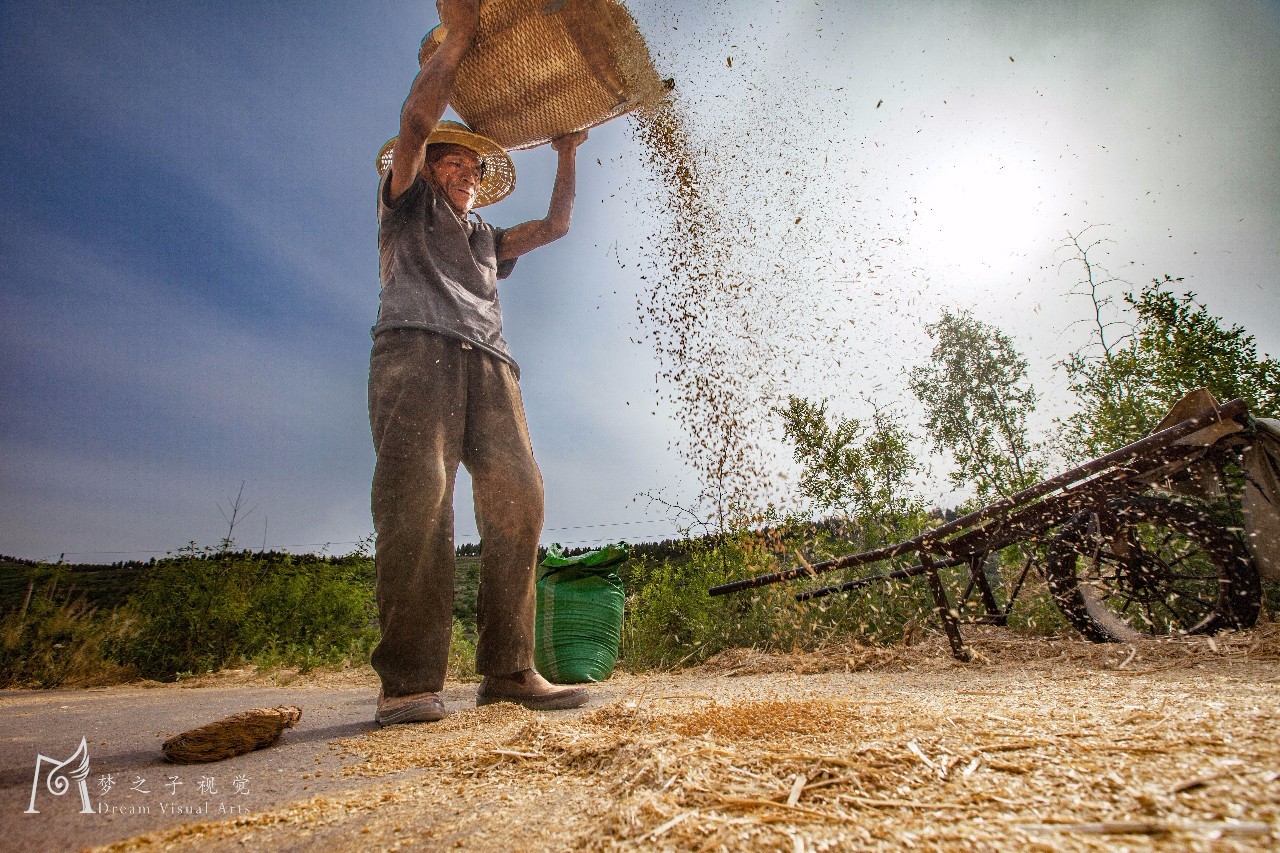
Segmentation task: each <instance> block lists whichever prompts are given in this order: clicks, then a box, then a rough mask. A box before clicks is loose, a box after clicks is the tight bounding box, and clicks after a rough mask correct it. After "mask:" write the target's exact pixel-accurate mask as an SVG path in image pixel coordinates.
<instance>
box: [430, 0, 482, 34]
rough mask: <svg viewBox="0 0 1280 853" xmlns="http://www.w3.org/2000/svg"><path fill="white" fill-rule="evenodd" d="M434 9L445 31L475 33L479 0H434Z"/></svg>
mask: <svg viewBox="0 0 1280 853" xmlns="http://www.w3.org/2000/svg"><path fill="white" fill-rule="evenodd" d="M436 10H437V11H438V12H439V13H440V23H442V24H444V28H445V31H446V32H449V33H455V32H456V33H458V34H459V35H464V36H467V35H475V32H476V27H478V26H479V25H480V0H436Z"/></svg>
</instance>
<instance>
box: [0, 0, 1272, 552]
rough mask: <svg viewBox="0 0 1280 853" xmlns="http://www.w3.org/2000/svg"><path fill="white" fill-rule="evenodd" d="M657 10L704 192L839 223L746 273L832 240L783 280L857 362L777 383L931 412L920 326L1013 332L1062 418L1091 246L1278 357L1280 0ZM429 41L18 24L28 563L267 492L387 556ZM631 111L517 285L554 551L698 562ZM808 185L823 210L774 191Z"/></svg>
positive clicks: (351, 11)
mask: <svg viewBox="0 0 1280 853" xmlns="http://www.w3.org/2000/svg"><path fill="white" fill-rule="evenodd" d="M631 7H632V9H633V11H634V13H635V15H636V17H637V19H638V20H639V21H640V23H641V26H642V29H643V30H644V31H645V33H646V35H647V36H648V37H649V39H650V42H651V44H652V46H653V47H654V50H655V53H656V55H657V58H658V64H659V70H660V71H662V72H663V74H664V76H668V75H669V76H674V77H676V79H677V81H678V88H679V90H680V92H681V96H682V99H683V102H684V104H685V106H686V109H687V110H688V111H689V115H690V122H691V128H692V132H693V134H694V136H695V139H696V140H698V141H699V142H700V143H701V144H703V145H704V146H705V151H706V152H707V153H706V154H705V155H704V156H705V157H706V160H707V163H708V164H709V166H711V165H712V164H713V165H714V167H715V168H718V169H721V170H722V171H723V172H724V173H725V174H729V175H735V176H740V179H739V180H737V182H736V183H734V184H732V185H731V189H730V190H729V191H727V192H726V193H725V195H724V196H723V203H724V204H725V205H726V206H728V207H736V208H738V209H740V211H747V212H749V213H750V215H751V216H753V217H756V218H757V220H758V221H761V222H766V223H767V222H769V221H770V217H773V218H774V219H777V220H778V221H782V219H783V218H784V217H785V218H786V221H788V222H789V221H790V219H791V217H792V214H793V213H794V212H795V210H797V209H803V210H804V211H805V213H806V214H809V213H812V214H813V218H814V219H815V220H817V221H819V222H821V223H822V227H821V228H817V229H815V230H813V231H808V230H805V231H802V232H800V233H796V232H794V231H793V232H788V234H789V236H787V237H786V238H785V239H786V240H787V241H789V242H788V245H789V246H790V247H791V248H787V249H782V248H779V247H775V246H773V245H771V244H770V243H769V240H768V239H766V240H763V241H761V242H759V243H757V244H754V245H750V246H748V245H744V246H743V247H741V249H742V252H743V254H744V256H749V255H751V253H753V252H754V253H759V254H760V256H761V257H768V256H770V254H771V253H775V254H776V252H783V253H784V254H785V252H786V251H791V252H794V251H796V249H795V248H794V247H795V246H803V247H804V252H805V253H806V257H812V259H813V260H814V266H813V271H811V272H809V273H807V274H806V275H805V276H801V277H798V278H797V280H795V281H794V282H792V281H788V282H786V286H787V287H789V288H792V289H793V292H794V293H795V294H796V298H797V300H798V304H799V303H803V304H807V303H804V300H811V301H814V302H815V304H817V303H821V304H822V305H823V306H824V307H823V308H822V312H823V313H822V316H821V318H818V317H816V316H815V318H814V321H813V322H814V324H815V325H819V324H832V326H833V327H834V326H838V327H839V328H840V330H841V331H840V335H839V336H838V337H837V338H833V339H832V343H830V344H829V345H828V346H827V347H826V348H825V349H824V350H822V351H821V352H822V353H825V355H822V356H820V355H819V354H817V353H816V352H815V351H814V349H813V347H812V340H811V339H812V338H813V337H814V336H813V335H812V334H805V333H804V330H803V329H795V328H792V329H790V330H784V331H783V332H781V333H780V337H779V342H780V348H779V349H780V351H781V352H782V355H781V356H780V358H781V360H782V364H780V365H779V366H778V369H777V370H775V371H774V372H775V373H777V374H778V375H781V373H782V369H783V368H787V367H789V368H790V369H791V372H790V374H789V375H790V376H793V377H794V378H793V379H788V382H787V383H782V384H778V385H776V386H775V387H771V388H770V390H769V393H770V394H777V393H785V392H791V391H798V392H802V393H809V394H812V395H825V396H830V397H832V398H833V399H835V400H836V405H837V408H838V409H840V410H842V411H843V412H845V413H847V414H855V415H856V414H865V400H863V399H862V398H863V397H865V396H871V397H873V398H875V399H876V400H877V401H878V402H880V403H885V402H888V403H890V404H893V405H899V406H901V407H903V412H904V414H906V415H908V416H909V415H910V414H911V408H910V406H911V404H910V401H907V400H904V399H902V396H901V394H902V392H901V391H900V390H899V389H900V388H901V379H900V377H901V371H902V369H903V368H904V366H909V364H911V363H913V359H914V360H918V358H919V357H920V356H921V355H922V354H923V352H924V351H925V350H926V348H927V341H926V340H925V339H923V337H922V334H921V332H920V325H921V324H922V323H923V322H927V321H929V320H932V319H935V318H936V316H937V312H938V310H939V309H940V307H941V306H943V305H955V306H959V307H969V308H971V309H973V310H974V311H975V312H976V313H978V315H979V316H981V317H983V318H984V319H987V320H989V321H992V322H996V323H998V324H1000V325H1002V326H1003V327H1004V328H1005V329H1006V330H1007V331H1010V332H1011V333H1014V334H1015V336H1016V337H1017V338H1018V340H1019V342H1020V344H1022V345H1023V346H1024V349H1025V350H1026V351H1027V352H1028V355H1029V356H1030V357H1031V359H1032V362H1033V366H1034V369H1035V371H1036V378H1037V381H1038V384H1039V385H1040V386H1041V387H1042V390H1043V391H1044V392H1045V396H1046V398H1048V399H1049V400H1050V401H1051V402H1050V403H1049V404H1048V405H1046V406H1045V407H1044V411H1043V412H1042V415H1043V418H1044V420H1045V423H1046V424H1047V422H1048V419H1049V418H1051V417H1052V415H1053V414H1059V413H1061V407H1060V406H1055V405H1054V404H1053V403H1052V401H1053V399H1054V396H1055V394H1060V391H1061V377H1060V376H1059V375H1057V374H1055V373H1054V371H1053V370H1052V363H1053V361H1054V359H1056V358H1058V357H1060V356H1061V355H1062V354H1063V353H1065V352H1066V351H1068V350H1069V349H1070V348H1072V347H1073V346H1075V345H1078V343H1079V333H1078V332H1079V330H1078V329H1073V327H1072V325H1071V322H1072V320H1073V319H1076V318H1078V317H1079V316H1082V314H1083V309H1082V307H1081V306H1080V305H1079V304H1078V303H1076V302H1073V301H1072V299H1071V297H1069V296H1068V295H1067V293H1068V291H1069V290H1070V285H1071V275H1070V273H1069V272H1067V273H1064V272H1063V271H1061V270H1059V268H1058V265H1059V262H1060V261H1061V254H1060V253H1059V252H1058V251H1057V250H1058V246H1059V244H1060V243H1061V240H1062V238H1063V236H1064V235H1065V234H1066V233H1067V231H1068V230H1073V231H1078V230H1080V229H1081V228H1084V227H1086V226H1088V225H1094V226H1095V227H1096V228H1098V229H1100V232H1095V233H1103V234H1105V235H1106V236H1107V237H1108V238H1109V239H1110V240H1112V241H1113V242H1112V243H1110V244H1108V251H1109V252H1110V255H1109V256H1108V257H1107V261H1108V264H1109V266H1110V267H1111V268H1112V269H1113V270H1114V271H1116V272H1117V274H1120V275H1123V276H1124V277H1125V278H1127V279H1128V280H1129V281H1131V282H1133V283H1134V284H1141V283H1142V282H1144V281H1145V280H1146V279H1148V278H1150V277H1152V276H1154V275H1159V274H1163V273H1166V272H1167V273H1171V274H1175V275H1183V276H1187V277H1188V282H1187V283H1188V285H1189V286H1191V287H1193V288H1194V289H1196V290H1197V292H1199V293H1201V294H1202V295H1203V296H1205V298H1206V299H1207V300H1208V301H1209V303H1210V307H1211V308H1212V309H1213V310H1214V311H1215V313H1219V314H1222V315H1224V316H1225V317H1226V318H1227V319H1228V320H1230V321H1232V322H1238V323H1242V324H1244V325H1245V326H1246V327H1247V328H1249V330H1250V331H1252V332H1254V333H1255V334H1256V335H1257V336H1258V339H1259V343H1260V344H1261V345H1262V348H1263V349H1264V350H1267V351H1268V352H1271V353H1276V352H1277V351H1278V350H1280V295H1278V293H1280V286H1278V285H1280V282H1278V281H1277V272H1276V270H1277V269H1280V175H1278V174H1277V172H1278V171H1280V170H1278V168H1277V167H1278V166H1280V151H1278V146H1277V144H1276V139H1280V13H1278V11H1277V9H1278V7H1280V4H1277V3H1275V2H1265V3H1262V2H1233V3H1231V4H1225V5H1224V4H1220V3H1209V2H1204V3H1199V2H1196V3H1191V2H1175V3H1172V4H1170V3H1147V2H1135V3H1126V4H1115V3H1102V2H1089V3H1047V2H1046V3H1019V4H1012V3H996V2H988V3H982V2H976V3H975V2H964V3H959V2H957V3H937V2H912V3H892V4H870V3H854V2H834V1H833V0H822V2H816V3H806V4H799V3H778V2H746V0H743V2H727V0H726V2H720V3H713V4H707V5H699V6H698V7H697V8H696V9H691V8H687V4H682V3H676V2H674V0H636V2H634V3H632V4H631ZM434 23H435V13H434V5H433V4H430V3H425V2H419V3H409V2H391V0H384V2H371V3H362V4H350V3H323V2H313V3H307V4H285V3H261V2H255V3H249V2H221V3H220V2H202V3H189V2H95V3H58V2H40V3H35V2H27V1H26V0H11V2H7V3H5V4H4V5H3V7H0V43H2V44H4V49H3V51H0V80H3V81H4V82H3V99H2V100H0V158H3V163H4V169H3V175H2V176H0V181H2V183H0V226H2V227H0V313H2V315H3V318H4V320H3V322H4V334H3V337H2V338H0V383H2V385H0V393H3V398H2V400H3V407H2V412H0V453H2V460H0V553H7V554H12V555H17V556H23V557H32V558H45V559H50V558H51V559H56V558H57V556H58V555H59V554H60V553H63V552H67V554H68V558H70V559H79V560H84V561H94V562H106V561H111V560H115V559H120V558H122V557H124V556H147V555H150V554H151V553H153V552H160V553H163V552H164V551H167V550H172V549H174V548H177V547H179V546H181V545H182V544H184V543H185V542H187V541H188V540H196V541H198V542H201V543H202V544H212V543H215V542H216V541H217V540H218V539H219V538H220V536H221V535H222V534H223V533H224V532H225V527H226V525H225V524H224V523H223V520H222V518H221V516H220V514H219V510H218V504H219V503H222V504H223V505H225V504H226V501H227V499H228V498H229V497H230V496H232V495H234V493H235V492H236V490H237V488H238V487H239V484H240V483H241V481H244V482H245V484H246V485H245V494H246V495H247V496H248V497H249V499H250V502H251V503H252V504H254V505H256V507H257V508H256V510H255V511H254V513H253V514H252V515H251V516H250V517H249V518H248V520H246V521H245V523H244V525H243V526H241V527H240V528H238V529H237V535H238V538H239V539H240V541H241V542H242V543H243V544H246V545H251V546H253V547H258V546H259V545H261V544H262V543H263V541H264V540H265V542H266V543H267V544H268V546H284V547H292V548H298V549H301V550H317V549H318V547H319V546H320V545H321V544H323V543H334V544H333V545H332V546H331V550H334V551H342V550H346V549H349V547H350V545H351V544H352V543H354V542H355V541H356V540H358V539H359V538H361V537H362V536H364V535H365V534H367V533H368V532H369V531H370V529H371V524H370V521H369V513H368V481H369V477H370V475H371V472H372V465H373V456H372V450H371V447H370V441H369V433H368V424H367V416H366V397H365V382H366V377H367V364H368V361H367V359H368V349H369V344H370V341H369V336H368V329H369V326H370V325H371V324H372V322H373V319H374V316H375V313H376V309H377V284H376V282H377V270H376V263H377V260H376V252H375V239H376V222H375V221H374V216H373V213H374V208H373V201H374V191H375V183H376V176H375V173H374V167H373V157H374V155H375V154H376V152H377V150H378V148H379V147H380V146H381V144H382V143H383V142H384V141H385V140H386V139H387V138H388V137H390V136H392V135H394V133H395V132H396V117H397V114H398V110H399V105H400V102H401V101H402V99H403V97H404V93H405V92H406V91H407V88H408V85H409V82H410V81H411V79H412V76H413V74H414V71H415V66H416V51H417V44H418V42H419V40H420V39H421V37H422V35H423V33H424V32H425V31H426V30H427V29H429V28H430V27H431V26H432V25H433V24H434ZM730 56H732V57H733V63H732V67H730V66H729V64H728V63H727V62H726V59H727V57H730ZM1010 57H1012V59H1011V58H1010ZM877 102H881V105H880V106H879V107H877V106H876V104H877ZM628 122H629V119H622V120H618V121H615V122H612V123H610V124H608V125H605V126H603V127H601V128H598V129H596V130H594V131H592V133H591V138H590V140H589V141H588V142H587V143H586V145H585V146H584V147H583V148H582V149H581V152H580V158H581V160H580V162H581V173H582V174H581V178H580V184H579V193H578V207H577V212H576V215H575V220H574V230H573V231H572V232H571V234H570V235H569V237H567V238H565V239H564V240H562V241H560V242H559V243H557V244H555V245H553V246H550V247H547V248H545V249H542V250H540V251H539V252H537V253H535V254H533V255H530V256H528V257H526V258H523V259H522V260H521V261H520V264H519V266H518V267H517V271H516V273H515V275H513V276H512V278H511V279H509V280H508V281H507V282H506V283H505V284H504V288H505V289H504V291H503V293H502V299H503V306H504V313H505V317H506V328H507V337H508V340H509V341H510V343H511V345H512V348H513V350H514V352H515V353H516V356H517V358H518V359H519V360H520V362H521V364H522V367H523V369H524V379H523V387H524V393H525V399H526V406H527V409H528V414H529V420H530V427H531V431H532V434H533V439H534V446H535V452H536V453H537V456H538V458H539V461H540V464H541V467H542V469H543V473H544V476H545V478H546V481H547V494H548V513H547V527H548V530H547V533H546V534H545V536H544V539H545V541H548V542H550V541H563V542H579V543H591V542H599V541H604V540H611V539H617V538H629V539H633V540H640V539H646V538H656V537H662V536H665V535H669V534H670V533H671V532H672V531H673V530H674V527H673V525H672V524H671V522H670V520H669V519H668V518H667V517H666V515H665V514H664V513H663V512H662V511H661V510H660V508H658V507H655V506H652V505H650V503H649V502H648V501H647V500H646V499H645V498H644V497H643V496H642V495H643V494H644V493H647V492H655V491H660V490H661V491H662V493H663V494H664V495H666V496H667V497H668V498H669V499H671V500H673V501H677V502H678V501H682V500H685V499H687V497H688V496H689V495H691V494H692V493H693V491H695V490H696V483H694V482H693V481H692V479H691V476H690V474H689V472H688V471H687V469H686V467H685V466H684V465H683V464H682V462H681V460H680V458H679V457H678V455H677V454H675V453H674V452H673V451H672V450H671V449H670V446H669V445H670V443H671V442H672V440H673V439H675V438H677V437H678V435H677V431H678V428H677V425H676V424H677V423H678V421H679V419H678V417H676V414H677V413H675V412H673V411H671V410H670V407H669V405H668V404H666V403H664V402H662V399H661V393H660V392H661V389H660V388H658V387H657V386H656V384H655V380H654V374H655V371H656V367H657V366H656V365H655V363H654V360H653V356H652V353H651V352H650V351H649V350H648V349H647V348H646V346H645V345H644V344H636V343H634V342H633V339H639V337H640V334H639V329H638V324H637V317H638V312H637V307H636V302H637V295H638V294H640V295H642V294H643V288H644V287H645V286H646V283H645V281H643V280H641V279H640V278H639V275H640V273H639V271H638V266H637V262H639V261H642V260H643V259H644V258H645V257H646V242H645V241H646V240H647V238H648V235H650V234H651V233H652V232H653V229H654V228H655V227H657V226H658V225H660V222H661V214H660V213H659V212H658V211H657V209H656V207H655V206H654V204H653V198H654V196H653V193H654V189H653V186H652V184H651V183H650V182H649V181H648V180H647V172H646V170H645V168H644V164H643V150H642V148H641V147H640V146H639V145H638V144H637V142H636V141H635V140H634V139H633V138H632V136H631V134H630V132H629V128H628ZM778 157H782V158H784V159H787V160H788V161H791V160H794V161H796V162H797V163H799V164H800V166H798V168H797V171H796V174H797V177H798V178H799V180H798V181H797V182H796V183H795V184H794V185H792V184H787V183H779V182H778V181H777V180H775V178H774V177H765V175H764V173H763V171H762V170H763V168H764V167H765V165H764V164H766V163H769V162H772V161H773V160H774V159H775V158H778ZM515 159H516V164H517V169H518V172H519V182H518V187H517V190H516V193H515V194H514V195H513V196H512V197H511V198H510V199H509V200H507V201H504V202H502V203H501V204H499V205H497V206H495V207H493V208H489V209H486V210H485V211H482V212H483V213H484V215H485V216H486V219H488V220H491V221H494V222H495V223H497V224H501V225H510V224H514V223H516V222H519V221H523V220H525V219H530V218H534V217H537V216H540V215H541V214H542V213H543V211H544V210H545V205H546V201H547V198H548V195H549V192H550V183H551V166H552V164H553V162H554V158H553V155H552V154H551V152H550V151H548V150H547V149H541V150H534V151H530V152H518V153H517V154H516V155H515ZM597 160H598V161H599V162H598V163H597ZM753 174H759V176H760V179H759V180H758V181H756V180H752V179H751V176H752V175H753ZM806 228H807V226H806ZM766 230H767V229H766ZM769 233H770V234H773V233H781V232H774V231H770V232H769ZM779 239H782V238H779ZM837 256H841V257H847V258H848V259H849V260H850V261H853V260H854V259H855V258H856V261H857V263H858V265H859V269H860V270H861V269H864V268H865V271H864V272H863V273H862V274H860V275H858V276H854V277H845V278H839V277H838V276H837V274H836V273H837V272H838V271H839V269H840V268H839V267H837V266H836V264H837V260H836V258H837ZM828 266H829V267H831V269H832V274H831V275H829V276H828V275H827V274H826V273H825V272H823V270H826V269H827V268H828ZM790 343H794V344H795V347H794V349H793V350H789V349H788V345H789V344H790ZM788 353H789V354H788ZM819 362H820V363H819ZM837 362H839V366H837ZM788 383H789V384H788ZM780 476H782V472H781V471H780ZM781 482H785V481H781ZM463 485H464V489H463V492H462V494H461V495H460V498H459V507H460V512H459V519H460V520H459V527H458V532H459V539H460V540H467V539H470V538H474V537H473V534H474V529H475V528H474V525H473V523H472V522H471V520H470V517H469V513H468V512H467V511H465V507H466V506H467V503H468V501H467V496H466V494H465V479H464V483H463Z"/></svg>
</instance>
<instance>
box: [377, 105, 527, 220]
mask: <svg viewBox="0 0 1280 853" xmlns="http://www.w3.org/2000/svg"><path fill="white" fill-rule="evenodd" d="M399 138H400V137H398V136H393V137H391V138H390V139H388V140H387V142H386V144H385V145H383V146H382V150H381V151H379V152H378V160H377V166H378V174H379V175H381V174H383V173H384V172H386V171H387V169H390V168H391V154H392V152H393V151H395V147H396V140H397V139H399ZM437 142H451V143H453V144H454V145H461V146H462V147H463V148H469V149H471V150H472V151H474V152H475V153H476V156H477V157H479V158H480V159H481V160H483V161H484V178H482V179H481V181H480V186H479V187H477V188H476V201H475V205H474V207H484V206H485V205H488V204H493V203H495V202H499V201H502V200H503V199H504V198H506V197H507V196H509V195H511V191H512V190H514V189H515V188H516V166H515V164H514V163H512V162H511V158H510V157H508V156H507V152H506V151H503V150H502V146H501V145H499V144H498V143H496V142H494V141H493V140H492V139H490V138H488V137H487V136H481V135H480V134H478V133H474V132H472V130H471V128H469V127H467V126H466V125H465V124H462V123H461V122H456V121H449V120H448V119H446V120H444V121H441V122H440V123H439V124H437V125H436V129H435V130H433V131H431V135H430V136H428V137H427V144H428V145H434V144H435V143H437Z"/></svg>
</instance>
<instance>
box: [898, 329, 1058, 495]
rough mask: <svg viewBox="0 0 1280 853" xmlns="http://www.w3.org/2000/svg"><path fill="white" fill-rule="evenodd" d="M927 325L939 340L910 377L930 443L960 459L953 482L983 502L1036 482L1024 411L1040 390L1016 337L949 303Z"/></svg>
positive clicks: (1031, 407) (1034, 451)
mask: <svg viewBox="0 0 1280 853" xmlns="http://www.w3.org/2000/svg"><path fill="white" fill-rule="evenodd" d="M925 330H926V331H927V332H928V333H929V337H931V338H932V339H933V340H934V341H935V344H934V347H933V350H932V352H931V354H930V362H929V363H928V364H926V365H921V366H919V367H915V368H913V369H912V370H911V373H910V377H909V380H908V384H909V386H910V388H911V392H912V393H913V394H915V396H916V398H917V399H918V400H920V402H921V403H922V404H923V405H924V409H925V428H926V430H927V431H928V433H929V435H930V436H931V439H932V446H933V449H934V450H935V451H938V452H941V451H944V450H946V451H949V452H950V453H951V455H952V457H953V458H954V460H955V463H956V469H955V470H954V471H952V472H951V473H950V475H949V477H950V480H951V483H952V485H954V486H956V487H957V488H967V487H969V486H972V487H973V488H974V489H975V492H976V495H977V498H978V500H979V501H980V502H982V503H986V502H988V501H990V500H991V499H992V498H994V497H997V496H1001V495H1011V494H1013V493H1015V492H1018V491H1020V490H1022V489H1025V488H1027V487H1028V486H1030V485H1032V484H1033V483H1035V482H1036V481H1037V480H1039V479H1040V468H1041V465H1040V463H1039V461H1038V459H1037V448H1036V445H1035V444H1034V443H1032V442H1031V441H1030V440H1029V439H1028V438H1027V416H1028V415H1029V414H1030V413H1031V412H1032V411H1034V410H1035V407H1036V393H1035V389H1034V388H1032V387H1031V385H1030V384H1029V383H1028V382H1027V378H1026V377H1027V361H1026V359H1025V358H1023V357H1022V355H1021V354H1020V353H1019V352H1018V350H1017V347H1015V346H1014V343H1013V340H1012V339H1011V338H1010V337H1009V336H1008V335H1006V334H1004V332H1002V331H1000V330H999V329H997V328H996V327H995V326H992V325H990V324H988V323H984V322H982V321H981V320H978V319H976V318H974V317H973V315H971V314H969V313H968V312H967V311H962V312H960V313H956V314H953V313H951V312H950V311H944V312H943V314H942V318H941V319H939V320H938V322H936V323H932V324H930V325H928V326H925Z"/></svg>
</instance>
